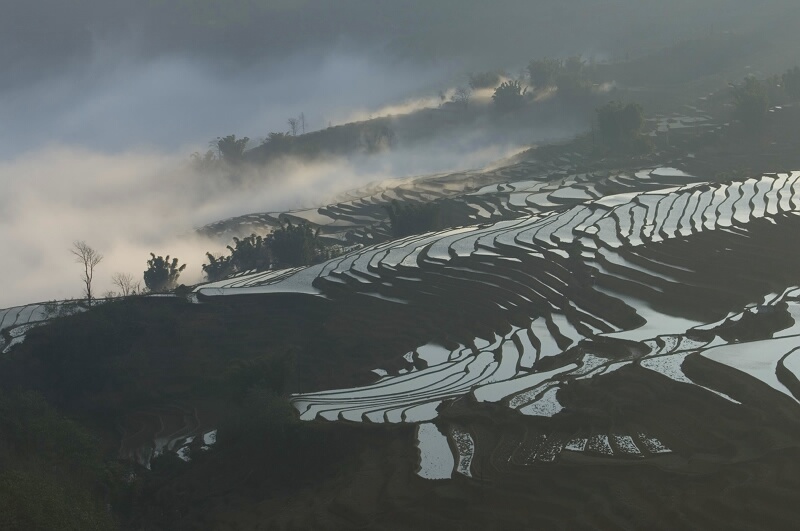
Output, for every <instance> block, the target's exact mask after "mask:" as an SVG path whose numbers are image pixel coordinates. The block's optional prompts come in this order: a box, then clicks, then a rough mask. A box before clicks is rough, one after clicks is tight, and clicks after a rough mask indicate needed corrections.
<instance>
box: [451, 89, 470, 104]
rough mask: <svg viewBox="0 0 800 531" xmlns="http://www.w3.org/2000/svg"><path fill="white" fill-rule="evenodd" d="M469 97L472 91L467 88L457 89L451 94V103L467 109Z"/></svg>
mask: <svg viewBox="0 0 800 531" xmlns="http://www.w3.org/2000/svg"><path fill="white" fill-rule="evenodd" d="M471 96H472V91H471V90H470V89H469V88H468V87H458V88H457V89H456V92H455V94H453V102H455V103H458V104H459V105H463V106H464V107H467V106H468V105H469V99H470V97H471Z"/></svg>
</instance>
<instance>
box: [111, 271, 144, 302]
mask: <svg viewBox="0 0 800 531" xmlns="http://www.w3.org/2000/svg"><path fill="white" fill-rule="evenodd" d="M111 283H112V284H114V285H115V286H116V287H118V288H119V293H120V295H122V296H123V297H127V296H129V295H136V294H137V293H139V291H141V287H140V285H139V283H138V282H136V281H134V279H133V275H131V274H130V273H114V275H113V276H112V277H111Z"/></svg>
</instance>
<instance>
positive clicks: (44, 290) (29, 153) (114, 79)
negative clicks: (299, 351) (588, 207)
mask: <svg viewBox="0 0 800 531" xmlns="http://www.w3.org/2000/svg"><path fill="white" fill-rule="evenodd" d="M5 7H6V9H5V13H6V14H7V15H8V16H4V17H2V19H0V71H2V72H3V73H4V74H3V75H2V76H0V137H2V138H3V142H2V143H0V172H2V174H3V180H4V184H5V185H6V186H5V190H6V193H5V194H4V195H3V198H2V204H3V218H4V220H5V223H4V225H3V226H2V227H0V238H2V240H3V242H4V243H6V244H7V245H17V246H20V245H21V246H22V247H24V248H25V251H24V252H23V253H22V254H23V255H25V256H28V257H31V258H32V259H29V260H19V261H15V262H14V264H13V266H12V267H11V270H12V271H14V272H15V274H17V275H23V276H25V277H26V278H27V277H29V278H31V279H36V278H40V273H41V272H43V271H48V270H49V271H53V270H55V269H60V268H62V267H63V265H64V262H65V261H68V257H67V255H66V253H65V248H66V247H67V246H68V245H69V242H71V241H73V240H75V239H92V240H94V241H96V242H97V244H98V245H101V246H103V247H106V249H108V250H107V252H108V253H109V255H114V256H118V258H114V259H109V260H108V261H107V265H108V266H109V267H112V264H113V268H114V269H116V268H119V269H123V268H124V269H126V270H131V271H132V272H134V273H135V274H137V275H138V270H139V268H141V267H143V265H144V264H143V262H144V260H145V258H146V257H147V254H146V253H147V252H149V251H148V249H152V250H153V251H159V252H163V253H168V252H173V254H177V252H178V249H179V248H182V247H183V248H186V246H185V245H183V244H178V243H175V242H176V239H177V238H178V235H181V234H186V233H187V232H189V231H191V230H192V229H193V228H194V227H197V226H201V225H204V224H206V223H209V222H212V221H215V220H217V219H220V218H221V217H225V216H233V215H237V214H244V213H248V212H252V211H268V210H278V209H289V208H300V207H308V206H313V205H318V204H320V203H321V202H323V201H324V200H325V199H326V198H328V197H330V196H331V195H335V194H336V193H339V192H341V191H343V190H345V189H346V188H347V187H348V186H361V185H363V184H365V183H368V182H371V181H375V180H381V179H386V178H391V177H400V176H409V175H413V174H424V173H431V172H437V171H452V170H459V169H469V168H477V167H480V166H482V165H485V164H488V163H490V162H492V157H495V156H497V157H502V156H505V155H507V154H509V153H513V152H515V151H518V150H519V149H522V148H523V147H525V146H529V145H531V144H534V143H539V142H543V141H551V140H560V139H566V138H569V137H570V136H572V135H574V134H576V133H578V132H580V131H583V130H587V129H588V128H589V121H590V119H591V117H590V114H591V112H592V109H585V110H581V111H580V112H572V111H570V112H561V110H559V109H558V108H554V109H552V110H551V111H550V114H549V115H548V116H539V115H536V116H534V117H533V118H532V119H531V121H529V122H528V123H525V124H524V128H520V127H518V126H514V127H509V126H507V125H504V124H494V125H492V124H488V123H487V121H486V120H482V119H480V120H477V121H471V122H470V121H467V122H463V123H458V124H456V125H452V126H448V127H445V128H435V127H431V128H426V127H425V126H424V125H420V124H424V123H425V122H424V119H425V115H424V114H420V116H419V118H415V119H414V120H416V122H413V123H414V124H415V125H413V126H411V127H408V128H407V130H406V132H405V133H404V134H405V136H402V137H401V138H399V140H398V141H397V143H398V145H397V146H396V149H395V153H393V154H391V155H381V156H378V157H364V156H361V154H359V155H358V156H356V157H347V156H346V157H344V158H339V159H336V160H331V161H318V162H315V163H313V164H311V165H310V166H309V164H308V163H306V162H304V163H300V162H288V163H280V164H278V165H276V166H274V167H272V168H266V169H264V170H263V171H262V172H261V173H262V175H272V176H275V177H274V178H272V180H269V181H267V180H265V179H264V178H261V177H259V178H255V180H254V181H252V182H251V183H250V184H249V185H248V187H238V188H237V187H235V186H234V187H231V188H225V189H219V190H214V191H209V190H208V188H207V187H205V185H204V184H203V182H204V180H203V178H202V177H198V176H196V175H194V174H193V173H192V172H191V170H187V169H186V164H185V162H187V161H188V159H189V155H190V154H191V153H192V152H200V153H203V152H205V151H206V150H207V149H208V148H209V141H212V142H213V140H214V139H215V138H218V137H221V136H225V135H228V134H236V135H238V136H239V137H240V138H241V137H243V136H248V137H250V139H251V142H250V144H249V147H251V148H252V147H256V146H258V144H259V142H260V141H262V140H263V139H265V138H266V137H267V136H268V135H269V134H270V133H275V132H277V133H281V132H286V131H287V130H288V129H289V127H288V125H287V119H289V118H293V117H297V116H299V115H301V114H302V116H303V118H304V130H305V131H307V132H310V131H322V130H326V129H327V128H328V127H329V126H330V125H334V126H335V125H338V124H343V123H347V122H352V121H357V120H368V119H369V118H372V117H378V116H386V115H390V114H394V115H403V114H407V113H411V114H409V115H412V114H413V113H414V112H416V111H419V110H420V109H424V108H434V109H435V108H437V107H438V106H439V105H441V104H442V102H443V101H444V100H443V99H442V98H441V97H440V96H439V95H440V94H441V95H442V97H445V96H444V95H445V94H447V96H446V97H447V98H450V97H452V94H453V91H454V90H455V89H456V88H457V87H459V86H462V87H463V86H465V85H466V81H467V75H468V74H469V73H470V72H478V71H484V70H499V71H505V73H506V74H507V75H508V76H509V77H511V78H515V77H518V76H519V75H520V70H521V69H523V68H524V66H525V65H526V64H527V62H528V61H529V60H531V59H534V58H541V57H548V56H553V57H566V56H568V55H575V54H583V56H584V57H585V58H586V59H587V60H592V61H598V62H604V61H609V60H614V59H624V58H636V57H640V56H642V57H645V56H647V54H648V53H652V52H654V51H657V50H660V49H662V48H664V47H665V46H667V47H668V46H671V45H673V44H675V43H678V42H682V41H684V40H685V39H697V38H706V37H708V36H709V35H724V34H726V32H735V33H736V35H739V34H741V35H743V37H742V38H743V39H751V40H749V41H743V42H745V43H746V44H745V45H742V46H743V47H740V48H739V49H736V50H732V51H731V54H730V55H731V57H732V58H733V59H731V60H730V61H727V62H726V61H724V60H722V58H719V60H717V59H716V58H714V64H715V65H720V66H719V68H720V69H722V71H723V72H725V71H728V70H729V71H731V72H736V74H735V75H736V76H738V75H739V74H740V72H746V70H743V68H744V66H745V65H744V62H746V61H749V60H750V59H751V58H752V55H753V54H761V55H762V56H764V57H769V59H770V61H771V63H770V64H769V65H766V64H761V63H759V65H758V66H762V67H763V69H764V70H767V69H768V68H770V67H772V65H775V66H774V68H778V66H779V65H780V66H782V65H783V64H784V63H782V62H781V61H783V60H784V59H783V58H782V57H783V56H780V57H779V56H778V55H779V54H776V53H775V46H776V44H775V43H776V42H778V41H779V40H780V39H787V40H786V41H785V46H786V49H785V50H783V51H784V52H785V55H787V56H790V55H791V50H792V46H791V44H790V43H791V42H793V41H791V39H790V35H788V36H787V35H783V36H781V37H780V39H779V38H778V37H777V35H778V34H779V33H780V29H781V28H786V27H788V26H789V25H790V23H791V21H792V20H794V19H795V18H793V17H795V16H796V14H797V11H798V7H797V6H796V5H795V4H794V3H793V2H785V1H774V2H767V3H765V4H763V5H760V6H759V7H758V9H756V8H754V7H753V5H752V3H750V2H746V1H735V0H710V1H706V2H702V3H698V2H692V1H688V0H680V1H676V2H669V3H668V4H667V3H664V2H656V1H650V0H648V1H633V0H616V1H604V2H596V1H588V0H572V1H567V2H563V1H555V0H542V1H537V2H528V1H521V0H501V1H499V2H494V3H487V2H482V1H477V0H468V1H464V0H458V1H456V0H441V1H436V2H427V1H422V0H404V1H394V0H393V1H389V0H376V1H365V0H323V1H314V2H310V1H291V0H282V1H266V0H264V1H245V0H235V1H222V0H207V1H204V2H192V1H188V0H175V1H165V0H161V1H156V0H151V1H148V2H144V3H135V4H134V3H131V2H124V1H122V0H103V1H99V0H80V1H76V2H69V3H65V2H60V1H55V0H37V1H35V2H28V1H21V0H11V1H10V2H8V3H7V4H6V6H5ZM766 28H769V29H770V32H766V31H765V29H766ZM737 32H738V33H737ZM752 35H758V36H759V37H758V38H752V37H750V36H752ZM753 39H755V40H753ZM761 39H765V40H761ZM753 43H754V44H753ZM743 49H744V50H747V51H748V53H749V54H750V55H747V54H743V53H742V50H743ZM705 64H706V63H704V65H703V68H705ZM726 69H728V70H726ZM712 70H713V68H712ZM638 81H640V80H634V82H638ZM490 92H491V91H490ZM490 92H489V94H490ZM483 97H484V98H485V99H484V104H487V105H488V104H489V103H491V101H490V100H489V96H488V95H484V96H483ZM475 98H477V95H476V96H475ZM476 101H478V100H477V99H476ZM411 121H413V120H411ZM428 129H429V130H428ZM155 161H157V162H155ZM287 164H288V167H291V168H292V169H291V170H286V168H287ZM87 166H88V167H87ZM297 168H303V169H302V171H299V170H297ZM309 168H311V169H310V170H309ZM332 168H336V170H335V171H334V170H333V169H332ZM140 170H141V171H140ZM307 171H310V172H311V173H312V174H314V175H316V176H317V177H315V178H314V179H312V182H314V183H315V185H314V186H312V187H309V184H308V183H309V181H307V180H306V179H305V177H304V176H305V175H306V173H307ZM279 174H280V177H278V175H279ZM120 175H124V176H125V177H119V176H120ZM320 175H324V176H325V177H324V179H323V178H322V177H320ZM281 179H283V181H282V182H283V184H280V185H278V184H276V181H279V180H281ZM323 180H324V184H321V182H322V181H323ZM292 186H293V188H292ZM223 188H224V187H223ZM42 189H45V190H61V191H62V193H60V194H58V195H54V196H49V195H48V194H43V195H41V196H40V195H38V191H39V190H42ZM254 189H255V190H257V191H256V192H254V191H253V190H254ZM98 190H101V192H98ZM130 190H135V191H136V193H135V194H131V193H130V192H129V191H130ZM48 197H50V199H51V200H48ZM31 198H33V199H31ZM256 198H258V199H256ZM112 204H113V205H115V208H114V209H109V208H107V207H108V206H109V205H112ZM65 209H66V210H65ZM153 210H157V211H158V212H162V214H158V215H151V214H150V213H151V211H153ZM66 211H68V212H70V213H69V214H68V215H67V214H63V217H62V220H59V219H58V217H57V216H42V215H41V213H42V212H48V213H54V212H62V213H64V212H66ZM123 212H125V214H124V215H123V214H122V213H123ZM114 214H115V216H114ZM33 219H37V220H39V221H37V222H33V221H32V220H33ZM63 219H69V220H71V221H72V222H70V223H64V222H63ZM133 219H135V220H139V221H137V222H133V221H131V220H133ZM73 222H74V223H73ZM112 227H113V228H112ZM42 233H45V234H48V242H47V243H46V244H45V243H44V240H43V239H41V238H37V237H36V235H37V234H42ZM126 236H130V237H131V238H130V239H131V242H132V243H131V249H130V250H128V251H125V252H122V251H121V250H119V249H121V247H123V246H124V244H123V243H122V242H123V241H124V240H125V239H126ZM134 241H135V242H136V243H133V242H134ZM113 242H115V243H113ZM110 248H113V249H115V250H114V251H111V250H110ZM189 248H190V249H191V251H190V250H188V249H189ZM189 248H187V251H186V252H185V253H182V254H183V255H184V256H181V258H182V259H184V260H188V261H190V262H194V263H193V264H192V269H193V270H194V275H199V269H198V264H197V263H196V261H198V260H201V259H202V257H203V252H204V251H205V250H209V245H207V244H206V243H199V244H196V246H189ZM190 252H191V253H192V254H193V255H194V256H186V255H187V254H189V253H190ZM137 253H138V254H140V255H141V257H140V258H139V259H135V258H134V257H135V256H136V255H137ZM122 256H125V259H124V260H123V259H122V258H121V257H122ZM126 261H130V265H128V266H127V267H125V263H126ZM26 271H27V273H25V272H26ZM61 276H62V275H52V276H50V277H48V278H49V279H50V281H51V282H47V283H42V281H40V280H31V282H20V283H18V284H17V288H16V289H14V290H13V292H14V295H13V296H12V294H11V293H12V290H8V289H7V290H4V294H3V298H2V299H0V306H2V305H9V304H17V303H22V302H24V301H25V300H26V297H27V296H26V293H28V294H29V296H30V297H33V298H37V299H38V298H47V297H50V296H52V297H64V296H68V295H69V293H70V291H69V288H68V286H70V285H71V284H70V281H69V280H68V279H69V275H68V274H66V273H65V274H64V275H63V278H64V280H63V281H59V283H57V285H56V284H53V282H52V281H54V280H55V279H56V278H59V277H61ZM189 277H191V275H187V277H186V278H187V280H188V278H189ZM193 278H195V279H198V278H197V277H193ZM45 284H47V286H45ZM33 286H38V287H37V288H35V289H34V288H33ZM29 288H30V289H32V291H30V292H26V290H27V289H29Z"/></svg>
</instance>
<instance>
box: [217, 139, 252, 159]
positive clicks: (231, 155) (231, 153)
mask: <svg viewBox="0 0 800 531" xmlns="http://www.w3.org/2000/svg"><path fill="white" fill-rule="evenodd" d="M248 142H250V139H249V138H248V137H244V138H236V135H228V136H225V137H222V138H217V148H218V149H219V154H220V157H221V158H222V159H223V160H224V161H225V162H228V163H231V164H238V163H239V162H241V161H242V159H243V158H244V150H245V149H246V148H247V143H248Z"/></svg>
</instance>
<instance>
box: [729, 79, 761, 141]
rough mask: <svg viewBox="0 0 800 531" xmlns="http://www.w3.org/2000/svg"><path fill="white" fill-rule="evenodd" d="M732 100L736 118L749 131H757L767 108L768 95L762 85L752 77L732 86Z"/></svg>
mask: <svg viewBox="0 0 800 531" xmlns="http://www.w3.org/2000/svg"><path fill="white" fill-rule="evenodd" d="M733 102H734V106H735V109H736V110H735V113H736V118H737V119H738V120H739V121H740V122H741V123H742V125H744V127H745V128H746V129H747V130H749V131H751V132H757V131H759V130H760V129H761V127H762V126H763V125H764V121H765V119H766V117H767V110H769V96H768V95H767V90H766V89H765V88H764V85H763V84H762V83H761V82H760V81H759V80H757V79H756V78H754V77H752V76H751V77H747V78H745V80H744V83H742V84H741V85H739V86H738V87H734V93H733Z"/></svg>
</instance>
